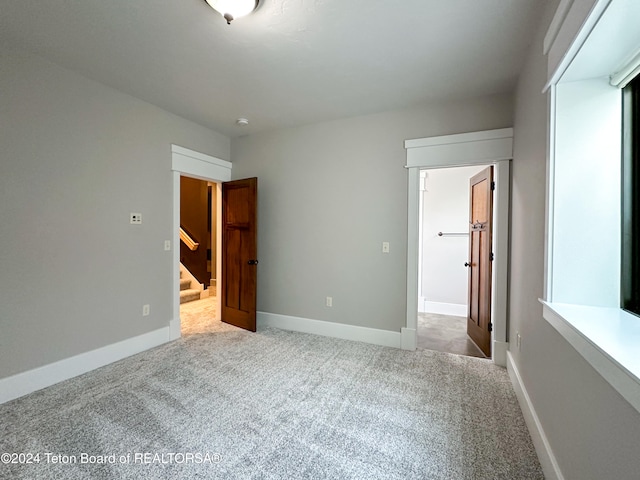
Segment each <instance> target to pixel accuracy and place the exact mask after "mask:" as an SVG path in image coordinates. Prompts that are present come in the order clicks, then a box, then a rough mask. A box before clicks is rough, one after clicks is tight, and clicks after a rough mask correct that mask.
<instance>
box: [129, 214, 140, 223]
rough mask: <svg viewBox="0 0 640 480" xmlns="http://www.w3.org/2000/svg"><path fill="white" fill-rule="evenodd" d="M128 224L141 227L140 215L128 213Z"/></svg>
mask: <svg viewBox="0 0 640 480" xmlns="http://www.w3.org/2000/svg"><path fill="white" fill-rule="evenodd" d="M129 223H130V224H131V225H142V214H141V213H130V214H129Z"/></svg>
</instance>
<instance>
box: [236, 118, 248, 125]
mask: <svg viewBox="0 0 640 480" xmlns="http://www.w3.org/2000/svg"><path fill="white" fill-rule="evenodd" d="M236 125H239V126H240V127H246V126H247V125H249V120H247V119H246V118H242V117H240V118H239V119H237V120H236Z"/></svg>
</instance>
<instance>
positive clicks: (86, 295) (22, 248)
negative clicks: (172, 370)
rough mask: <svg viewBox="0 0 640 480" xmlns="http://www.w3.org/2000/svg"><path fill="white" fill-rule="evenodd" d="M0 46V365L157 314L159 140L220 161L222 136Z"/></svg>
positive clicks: (165, 285) (167, 306)
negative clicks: (134, 216) (134, 215)
mask: <svg viewBox="0 0 640 480" xmlns="http://www.w3.org/2000/svg"><path fill="white" fill-rule="evenodd" d="M0 55H1V56H0V64H1V65H2V67H3V68H2V69H1V70H0V111H1V112H2V115H0V145H2V149H1V150H0V156H1V157H0V158H1V160H0V272H1V273H0V332H1V333H0V378H2V377H6V376H9V375H11V374H15V373H18V372H22V371H25V370H29V369H32V368H34V367H38V366H41V365H44V364H48V363H51V362H54V361H56V360H60V359H63V358H67V357H70V356H72V355H76V354H79V353H82V352H85V351H89V350H93V349H95V348H98V347H101V346H104V345H108V344H111V343H113V342H116V341H119V340H123V339H126V338H129V337H133V336H135V335H139V334H142V333H145V332H149V331H152V330H155V329H158V328H161V327H164V326H167V325H168V323H169V321H170V319H171V282H172V278H171V276H172V271H171V252H165V251H163V242H164V240H166V239H171V238H172V232H171V229H172V226H171V225H172V174H171V151H170V144H171V143H175V144H179V145H182V146H185V147H188V148H192V149H194V150H198V151H202V152H204V153H208V154H210V155H214V156H217V157H219V158H223V159H226V160H228V159H229V157H230V141H229V139H228V138H227V137H225V136H223V135H220V134H218V133H215V132H213V131H211V130H208V129H206V128H203V127H201V126H198V125H196V124H194V123H191V122H188V121H186V120H184V119H182V118H180V117H177V116H175V115H172V114H169V113H167V112H165V111H163V110H160V109H158V108H156V107H154V106H152V105H149V104H147V103H144V102H142V101H140V100H137V99H135V98H132V97H130V96H127V95H124V94H121V93H118V92H116V91H114V90H112V89H110V88H107V87H105V86H103V85H101V84H98V83H96V82H93V81H90V80H87V79H86V78H84V77H81V76H78V75H77V74H75V73H72V72H70V71H68V70H65V69H62V68H60V67H58V66H56V65H54V64H51V63H49V62H47V61H45V60H43V59H41V58H39V57H35V56H31V55H28V54H24V53H20V52H17V51H10V50H8V49H7V48H6V46H3V48H2V54H0ZM130 212H141V213H142V215H143V224H142V225H140V226H131V225H129V213H130ZM143 304H150V305H151V314H150V315H149V316H148V317H144V318H143V317H142V305H143Z"/></svg>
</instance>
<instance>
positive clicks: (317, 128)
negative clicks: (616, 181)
mask: <svg viewBox="0 0 640 480" xmlns="http://www.w3.org/2000/svg"><path fill="white" fill-rule="evenodd" d="M511 115H512V101H511V96H495V97H488V98H481V99H474V100H467V101H460V102H450V103H447V104H440V105H431V106H422V107H416V108H411V109H406V110H401V111H394V112H388V113H383V114H378V115H371V116H363V117H357V118H350V119H345V120H338V121H334V122H328V123H321V124H315V125H310V126H303V127H298V128H291V129H286V130H278V131H273V132H267V133H262V134H256V135H250V136H246V137H241V138H237V139H233V141H232V158H233V165H234V166H233V176H234V178H241V177H250V176H257V177H259V186H258V191H259V193H258V195H259V202H258V203H259V212H258V216H259V219H258V222H259V224H258V236H259V240H258V248H259V252H258V255H259V259H260V268H259V273H258V309H259V310H261V311H264V312H269V313H275V314H283V315H292V316H297V317H304V318H310V319H315V320H325V321H330V322H340V323H345V324H351V325H360V326H366V327H371V328H378V329H383V330H392V331H399V330H400V328H401V327H403V326H404V325H405V321H406V318H405V315H406V314H405V310H406V272H407V268H406V255H407V252H406V244H407V172H406V170H405V169H404V168H403V166H404V165H405V162H406V153H405V149H404V140H406V139H410V138H420V137H429V136H434V135H445V134H452V133H460V132H468V131H475V130H485V129H494V128H503V127H509V126H511V120H512V117H511ZM383 241H388V242H390V253H389V254H383V253H382V242H383ZM327 296H331V297H333V307H332V308H328V307H326V306H325V297H327Z"/></svg>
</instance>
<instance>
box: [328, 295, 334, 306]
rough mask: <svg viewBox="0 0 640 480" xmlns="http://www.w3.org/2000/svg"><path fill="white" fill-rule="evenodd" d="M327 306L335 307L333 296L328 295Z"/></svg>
mask: <svg viewBox="0 0 640 480" xmlns="http://www.w3.org/2000/svg"><path fill="white" fill-rule="evenodd" d="M327 307H333V297H327Z"/></svg>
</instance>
